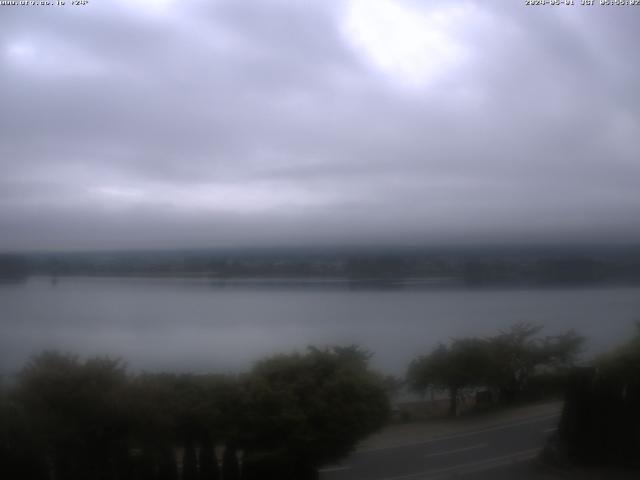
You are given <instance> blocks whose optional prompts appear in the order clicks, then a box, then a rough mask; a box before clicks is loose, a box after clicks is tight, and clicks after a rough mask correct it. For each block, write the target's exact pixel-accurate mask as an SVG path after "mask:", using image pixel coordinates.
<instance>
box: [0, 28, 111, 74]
mask: <svg viewBox="0 0 640 480" xmlns="http://www.w3.org/2000/svg"><path fill="white" fill-rule="evenodd" d="M4 50H5V56H6V58H7V59H8V60H9V63H10V64H11V65H13V66H14V67H15V68H18V69H20V70H22V71H25V72H29V73H32V74H37V75H57V76H70V75H71V76H86V75H98V74H102V73H104V72H105V70H106V69H105V66H104V65H103V64H102V63H101V62H100V61H99V60H98V59H96V58H95V57H93V56H91V55H90V54H88V53H87V52H83V51H82V50H79V49H78V48H75V47H74V46H72V45H71V44H68V43H64V42H60V41H54V40H52V39H47V38H40V37H37V36H34V37H33V38H29V39H19V40H15V41H12V42H9V43H8V44H7V45H6V46H5V49H4Z"/></svg>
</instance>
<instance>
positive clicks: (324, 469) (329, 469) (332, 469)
mask: <svg viewBox="0 0 640 480" xmlns="http://www.w3.org/2000/svg"><path fill="white" fill-rule="evenodd" d="M350 468H351V467H349V466H348V465H347V466H344V467H329V468H321V469H319V470H318V472H320V473H329V472H341V471H343V470H349V469H350Z"/></svg>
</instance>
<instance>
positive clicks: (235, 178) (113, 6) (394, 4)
mask: <svg viewBox="0 0 640 480" xmlns="http://www.w3.org/2000/svg"><path fill="white" fill-rule="evenodd" d="M639 15H640V9H639V8H637V7H636V8H634V7H613V6H610V7H604V6H603V7H601V6H598V5H596V6H593V7H582V6H579V5H575V6H573V7H569V6H559V7H550V6H547V7H525V6H523V5H522V4H521V2H516V3H514V2H491V3H488V2H474V1H468V2H455V3H453V4H452V3H451V2H428V5H426V4H425V3H424V2H418V1H411V0H395V1H393V0H350V1H339V0H329V1H322V2H308V1H303V0H294V1H291V0H287V1H285V0H260V1H257V0H256V1H242V2H239V1H235V0H215V1H204V0H202V1H191V2H185V1H177V0H176V1H174V0H163V1H159V2H152V1H151V0H138V1H133V0H129V1H125V0H119V1H116V0H114V1H112V2H104V1H98V0H95V1H91V2H90V3H89V4H88V5H86V6H84V7H71V6H70V5H66V6H65V7H53V6H52V7H20V6H0V78H1V79H2V84H1V86H0V168H2V172H3V174H2V176H1V177H0V249H4V250H16V249H27V250H32V249H36V250H42V249H56V250H57V249H92V248H100V249H102V248H145V247H150V248H166V247H195V246H197V247H208V246H211V247H217V246H236V245H248V246H250V245H300V244H345V243H348V244H430V243H442V242H455V243H466V242H545V243H549V242H584V241H593V242H638V241H640V224H639V223H638V221H637V218H636V217H637V214H638V212H639V211H640V188H639V187H640V144H639V143H638V138H640V93H639V92H640V90H639V89H638V80H639V78H640V62H638V60H637V45H638V41H639V40H640V34H639V33H638V31H639V30H638V29H637V24H638V16H639Z"/></svg>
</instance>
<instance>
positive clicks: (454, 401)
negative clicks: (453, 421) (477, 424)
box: [448, 387, 458, 417]
mask: <svg viewBox="0 0 640 480" xmlns="http://www.w3.org/2000/svg"><path fill="white" fill-rule="evenodd" d="M457 414H458V387H449V413H448V415H449V416H450V417H455V416H456V415H457Z"/></svg>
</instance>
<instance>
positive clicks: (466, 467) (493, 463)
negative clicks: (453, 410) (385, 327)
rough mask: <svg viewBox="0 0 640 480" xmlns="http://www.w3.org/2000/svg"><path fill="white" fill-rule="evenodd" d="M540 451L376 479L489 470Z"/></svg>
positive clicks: (432, 478) (431, 478)
mask: <svg viewBox="0 0 640 480" xmlns="http://www.w3.org/2000/svg"><path fill="white" fill-rule="evenodd" d="M539 452H540V448H530V449H528V450H521V451H519V452H515V453H511V454H509V455H502V456H500V457H493V458H488V459H486V460H480V461H478V462H469V463H462V464H460V465H455V466H453V467H446V468H440V469H438V470H426V471H424V472H417V473H409V474H407V475H400V476H397V477H384V478H379V479H377V480H406V479H409V478H416V479H421V480H436V479H437V478H440V477H441V476H442V475H445V474H448V473H452V472H457V473H463V472H464V473H472V472H479V471H482V470H490V469H491V468H495V467H500V466H503V465H508V464H510V463H513V462H518V461H524V460H529V459H531V458H534V457H535V456H536V455H537V454H538V453H539Z"/></svg>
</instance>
